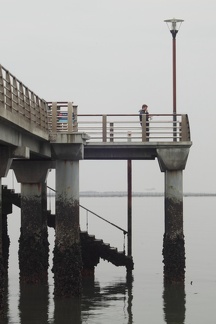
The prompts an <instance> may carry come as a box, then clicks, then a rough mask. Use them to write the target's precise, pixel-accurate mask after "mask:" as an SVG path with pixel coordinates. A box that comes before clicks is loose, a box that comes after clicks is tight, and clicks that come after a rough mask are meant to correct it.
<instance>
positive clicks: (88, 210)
mask: <svg viewBox="0 0 216 324" xmlns="http://www.w3.org/2000/svg"><path fill="white" fill-rule="evenodd" d="M47 188H48V189H50V190H52V191H53V192H56V190H55V189H53V188H51V187H49V186H47ZM79 206H80V207H81V208H83V209H85V210H86V211H87V212H89V213H91V214H93V215H95V216H96V217H98V218H100V219H101V220H103V221H104V222H106V223H108V224H110V225H112V226H114V227H116V228H117V229H119V230H120V231H122V232H123V234H124V235H125V234H128V231H126V230H125V229H123V228H121V227H120V226H118V225H116V224H114V223H112V222H110V221H108V220H107V219H105V218H103V217H102V216H100V215H98V214H96V213H94V212H93V211H92V210H90V209H88V208H86V207H84V206H82V205H79Z"/></svg>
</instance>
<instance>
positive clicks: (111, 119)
mask: <svg viewBox="0 0 216 324" xmlns="http://www.w3.org/2000/svg"><path fill="white" fill-rule="evenodd" d="M48 107H49V112H48V125H49V131H50V133H56V132H65V133H70V132H81V133H87V134H88V135H89V136H90V139H89V141H90V142H103V143H105V142H118V143H119V142H128V141H129V142H146V141H151V142H158V141H165V142H173V141H176V142H181V141H190V127H189V120H188V116H187V115H186V114H176V115H175V116H174V115H173V114H151V115H149V120H146V115H142V122H140V116H139V115H138V114H106V115H104V114H77V106H74V105H73V103H48ZM174 117H175V119H174ZM174 120H175V121H174Z"/></svg>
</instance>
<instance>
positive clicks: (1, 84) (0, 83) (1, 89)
mask: <svg viewBox="0 0 216 324" xmlns="http://www.w3.org/2000/svg"><path fill="white" fill-rule="evenodd" d="M4 99H5V96H4V82H3V75H2V66H1V65H0V102H1V104H3V105H4Z"/></svg>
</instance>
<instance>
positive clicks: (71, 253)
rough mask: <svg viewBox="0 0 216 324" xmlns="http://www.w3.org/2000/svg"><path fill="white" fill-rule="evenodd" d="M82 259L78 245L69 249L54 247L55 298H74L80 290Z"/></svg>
mask: <svg viewBox="0 0 216 324" xmlns="http://www.w3.org/2000/svg"><path fill="white" fill-rule="evenodd" d="M81 270H82V258H81V249H80V244H79V243H74V244H73V245H71V246H70V247H67V248H66V247H65V245H64V246H59V245H58V246H55V248H54V257H53V268H52V271H53V273H54V281H55V288H54V295H55V297H57V296H61V297H72V296H74V297H76V296H80V295H81V290H82V277H81Z"/></svg>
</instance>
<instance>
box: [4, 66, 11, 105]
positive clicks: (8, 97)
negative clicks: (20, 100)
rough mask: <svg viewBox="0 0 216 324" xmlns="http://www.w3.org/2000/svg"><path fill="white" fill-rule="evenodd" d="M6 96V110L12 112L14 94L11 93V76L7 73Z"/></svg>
mask: <svg viewBox="0 0 216 324" xmlns="http://www.w3.org/2000/svg"><path fill="white" fill-rule="evenodd" d="M5 95H6V100H5V102H6V109H8V110H10V111H12V104H11V103H12V93H11V81H10V74H9V72H8V71H6V78H5Z"/></svg>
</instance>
